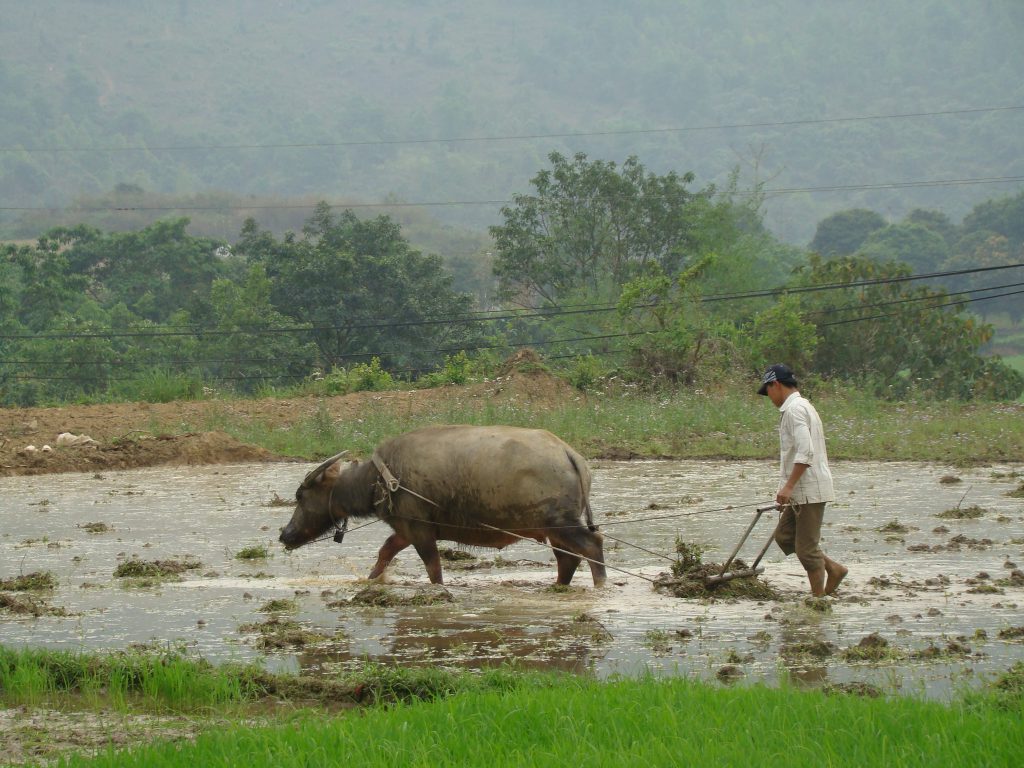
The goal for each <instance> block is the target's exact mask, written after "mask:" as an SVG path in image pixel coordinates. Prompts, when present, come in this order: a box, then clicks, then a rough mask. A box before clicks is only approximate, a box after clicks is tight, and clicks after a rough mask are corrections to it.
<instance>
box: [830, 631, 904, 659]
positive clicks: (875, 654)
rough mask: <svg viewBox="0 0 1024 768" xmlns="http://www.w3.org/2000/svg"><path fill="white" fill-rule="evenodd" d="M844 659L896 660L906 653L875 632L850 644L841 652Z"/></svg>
mask: <svg viewBox="0 0 1024 768" xmlns="http://www.w3.org/2000/svg"><path fill="white" fill-rule="evenodd" d="M841 655H842V658H843V660H844V661H874V662H878V661H897V660H899V659H902V658H903V657H904V656H905V655H906V654H905V653H904V652H903V651H901V650H900V649H899V648H896V647H895V646H891V645H889V641H888V640H886V639H885V638H884V637H882V636H881V635H880V634H878V633H877V632H872V633H871V634H870V635H866V636H865V637H862V638H861V640H860V642H859V643H857V645H853V646H850V647H849V648H847V649H846V650H844V651H843V652H842V654H841Z"/></svg>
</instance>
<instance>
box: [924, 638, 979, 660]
mask: <svg viewBox="0 0 1024 768" xmlns="http://www.w3.org/2000/svg"><path fill="white" fill-rule="evenodd" d="M970 655H971V649H970V646H968V645H965V644H964V643H961V642H960V641H959V640H950V641H949V642H948V643H946V645H945V647H939V646H937V645H934V644H929V645H928V647H927V648H924V649H922V650H919V651H912V652H911V653H910V658H912V659H914V660H915V661H947V660H949V659H963V658H966V657H967V656H970Z"/></svg>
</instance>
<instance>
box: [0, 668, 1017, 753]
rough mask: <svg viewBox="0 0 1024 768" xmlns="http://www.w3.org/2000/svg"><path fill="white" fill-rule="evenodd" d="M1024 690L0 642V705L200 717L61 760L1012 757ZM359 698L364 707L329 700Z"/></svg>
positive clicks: (1011, 682)
mask: <svg viewBox="0 0 1024 768" xmlns="http://www.w3.org/2000/svg"><path fill="white" fill-rule="evenodd" d="M229 681H233V682H229ZM332 685H333V687H332ZM325 691H326V692H327V694H328V695H326V696H325ZM1022 692H1024V667H1022V665H1021V664H1017V665H1016V666H1015V667H1014V668H1013V669H1011V670H1010V671H1009V672H1007V673H1006V674H1005V675H1003V677H1002V678H1001V679H1000V680H998V681H996V682H994V683H993V684H991V685H989V686H988V687H987V688H986V689H985V690H984V691H982V692H975V693H970V694H964V695H963V696H962V697H960V698H959V699H958V700H956V701H954V702H952V703H938V702H933V701H923V700H919V699H915V698H913V697H890V698H886V697H880V698H871V697H866V696H856V695H850V694H849V693H845V692H839V691H833V692H831V693H830V692H806V691H798V690H796V689H793V688H789V687H788V686H782V687H780V688H778V689H769V688H765V687H762V686H752V687H736V688H731V687H728V686H722V687H718V686H711V685H705V684H700V683H697V682H693V681H690V680H686V679H680V678H675V679H655V678H653V677H649V678H640V679H618V680H612V681H607V682H598V681H594V680H590V679H586V678H580V677H566V676H560V675H546V674H519V673H516V672H514V671H512V670H509V669H499V670H494V671H491V672H487V673H483V674H474V673H449V672H446V671H444V670H441V669H427V670H421V671H403V670H394V669H391V670H389V669H386V668H380V667H367V668H366V669H365V670H363V671H362V672H360V673H349V677H347V678H344V679H339V680H335V681H328V683H323V684H321V685H320V686H319V687H316V686H312V685H310V684H309V682H308V680H307V681H305V684H304V683H303V680H302V679H300V678H289V677H287V676H273V675H268V674H266V673H261V672H258V671H256V670H254V669H252V668H239V669H236V670H230V669H229V670H225V669H214V668H211V667H209V666H207V665H204V664H202V663H201V662H192V661H187V660H185V659H182V658H180V657H175V656H173V655H170V656H168V655H162V656H161V655H157V656H147V655H145V654H135V655H127V656H125V655H115V656H114V657H105V656H84V655H83V656H77V655H74V654H62V653H47V652H13V651H9V650H7V649H3V648H0V705H2V706H4V707H10V706H12V705H20V704H24V703H25V702H27V701H31V702H34V703H35V705H36V706H43V707H47V708H53V707H63V708H64V709H69V708H70V709H76V708H78V709H80V708H82V707H87V708H91V709H92V710H93V711H96V712H99V713H101V714H102V713H103V712H104V711H109V713H110V715H111V719H113V715H114V714H115V713H117V712H118V711H121V712H123V711H125V710H126V709H133V710H135V711H138V712H146V713H153V714H154V715H164V716H166V715H167V714H168V713H171V714H178V715H181V716H189V717H190V718H192V722H193V723H195V722H196V718H198V720H199V722H200V725H199V726H198V728H197V730H198V731H199V735H198V736H197V738H196V739H195V740H194V742H192V741H187V742H182V741H181V740H180V738H179V739H177V740H173V741H172V740H166V739H164V740H161V739H160V738H159V736H160V734H159V733H151V734H149V736H148V737H144V733H143V732H136V733H135V735H134V737H133V738H132V739H131V740H130V743H131V744H133V746H130V747H128V748H127V749H125V747H124V745H123V740H122V744H120V745H118V746H111V747H108V748H107V749H105V750H101V752H100V753H99V754H97V755H95V756H85V755H78V754H75V753H68V754H65V755H64V756H63V757H62V758H61V759H60V761H59V762H58V764H59V765H66V766H147V767H148V766H194V765H202V766H237V765H241V764H245V765H247V766H250V768H258V767H259V766H273V767H274V768H287V767H288V766H329V765H339V764H344V765H355V766H387V767H388V768H392V767H393V766H395V765H409V766H431V768H435V767H437V766H470V765H488V766H549V765H550V766H563V765H588V766H662V765H690V764H698V765H708V764H712V765H725V766H732V765H735V766H744V767H746V766H750V765H766V764H771V765H777V766H778V765H785V766H788V765H861V766H872V765H879V766H881V765H885V766H916V765H920V766H935V765H979V766H980V765H986V766H1002V765H1006V766H1010V765H1019V764H1020V756H1021V753H1022V751H1024V718H1022V715H1024V698H1022ZM332 695H333V701H331V699H332ZM317 698H319V699H320V700H319V701H317V700H316V699H317ZM356 701H359V702H361V703H362V705H363V706H361V707H360V708H359V709H351V708H343V709H340V710H339V706H340V705H341V704H343V703H348V704H355V702H356ZM311 704H312V705H313V706H310V705H311ZM329 704H333V706H327V705H329ZM332 712H333V714H331V713H332ZM204 716H205V717H206V718H207V719H208V723H207V724H206V725H202V724H201V723H202V719H203V718H204ZM13 736H15V734H14V733H13V732H8V733H7V734H5V738H7V737H13ZM35 738H36V739H37V740H38V741H39V747H40V749H39V750H38V751H37V754H40V755H47V756H49V757H51V758H52V757H54V754H52V753H50V752H47V751H46V749H45V747H46V745H47V742H46V739H47V736H46V732H45V731H40V732H37V733H36V734H35ZM152 738H156V741H152V742H151V743H147V742H149V740H150V739H152Z"/></svg>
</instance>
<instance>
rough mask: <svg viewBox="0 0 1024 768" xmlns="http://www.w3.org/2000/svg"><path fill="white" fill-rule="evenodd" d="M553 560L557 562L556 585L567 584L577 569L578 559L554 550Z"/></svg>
mask: <svg viewBox="0 0 1024 768" xmlns="http://www.w3.org/2000/svg"><path fill="white" fill-rule="evenodd" d="M555 560H556V561H557V562H558V579H557V581H556V582H555V583H556V584H568V583H569V582H571V581H572V577H573V576H574V575H575V573H576V569H577V568H579V565H580V558H579V557H578V556H576V555H570V554H568V553H566V552H560V551H559V550H557V549H556V550H555Z"/></svg>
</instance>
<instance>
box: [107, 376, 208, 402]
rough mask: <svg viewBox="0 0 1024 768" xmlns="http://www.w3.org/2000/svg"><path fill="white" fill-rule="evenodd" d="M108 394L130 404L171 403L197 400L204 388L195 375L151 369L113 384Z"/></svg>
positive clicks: (201, 381) (200, 380)
mask: <svg viewBox="0 0 1024 768" xmlns="http://www.w3.org/2000/svg"><path fill="white" fill-rule="evenodd" d="M110 394H111V397H112V398H114V399H117V400H127V401H130V402H142V403H171V402H174V401H175V400H196V399H198V398H199V397H201V396H202V395H203V394H204V386H203V380H202V379H201V378H200V377H198V376H196V375H190V374H188V373H178V372H176V371H168V370H161V369H159V368H151V369H148V370H144V371H142V372H140V373H139V374H138V375H136V376H135V377H133V378H131V379H129V380H128V381H119V382H115V383H114V385H113V386H112V388H111V390H110Z"/></svg>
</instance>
